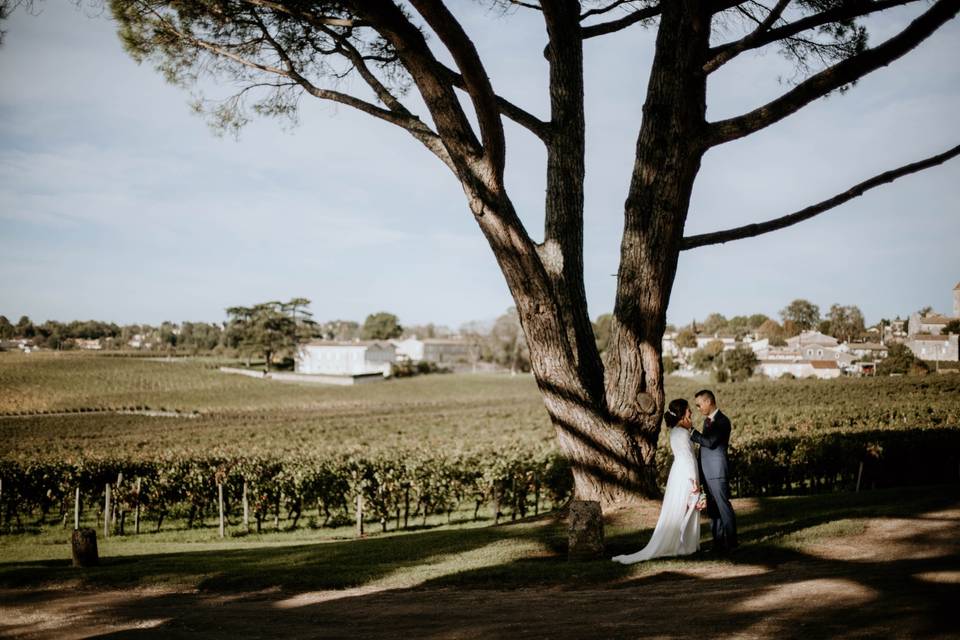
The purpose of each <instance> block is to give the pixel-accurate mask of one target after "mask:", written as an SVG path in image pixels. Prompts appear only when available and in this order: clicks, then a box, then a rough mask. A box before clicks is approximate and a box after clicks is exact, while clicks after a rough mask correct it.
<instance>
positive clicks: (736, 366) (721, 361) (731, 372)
mask: <svg viewBox="0 0 960 640" xmlns="http://www.w3.org/2000/svg"><path fill="white" fill-rule="evenodd" d="M758 364H760V361H759V360H758V359H757V354H756V353H754V351H753V349H751V348H750V347H745V346H743V345H739V346H737V348H735V349H731V350H729V351H724V352H723V353H722V354H720V357H719V358H716V359H715V360H714V369H715V370H717V371H723V372H724V377H725V378H726V380H729V381H730V382H741V381H743V380H746V379H748V378H749V377H750V376H752V375H753V371H754V370H755V369H756V368H757V365H758Z"/></svg>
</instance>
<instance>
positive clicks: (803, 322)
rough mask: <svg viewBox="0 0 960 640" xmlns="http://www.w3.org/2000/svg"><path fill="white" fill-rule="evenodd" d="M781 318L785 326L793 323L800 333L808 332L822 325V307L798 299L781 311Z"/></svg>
mask: <svg viewBox="0 0 960 640" xmlns="http://www.w3.org/2000/svg"><path fill="white" fill-rule="evenodd" d="M780 318H781V319H782V320H783V322H784V325H786V323H787V322H792V323H793V324H794V326H796V327H797V328H799V329H800V331H807V330H809V329H813V328H814V327H816V326H817V325H818V324H820V307H818V306H817V305H815V304H813V303H812V302H810V301H809V300H804V299H802V298H798V299H796V300H794V301H793V302H791V303H790V304H788V305H787V306H786V307H784V308H783V309H782V310H781V311H780ZM785 328H786V327H785ZM798 333H799V332H798Z"/></svg>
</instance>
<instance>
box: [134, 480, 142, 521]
mask: <svg viewBox="0 0 960 640" xmlns="http://www.w3.org/2000/svg"><path fill="white" fill-rule="evenodd" d="M141 486H142V484H141V479H140V478H137V506H136V510H135V511H134V513H133V532H134V533H135V534H139V533H140V489H141Z"/></svg>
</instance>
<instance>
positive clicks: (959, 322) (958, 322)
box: [943, 319, 960, 334]
mask: <svg viewBox="0 0 960 640" xmlns="http://www.w3.org/2000/svg"><path fill="white" fill-rule="evenodd" d="M943 333H944V334H947V333H960V319H955V320H951V321H950V322H948V323H947V324H945V325H944V327H943Z"/></svg>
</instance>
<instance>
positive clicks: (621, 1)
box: [580, 0, 636, 20]
mask: <svg viewBox="0 0 960 640" xmlns="http://www.w3.org/2000/svg"><path fill="white" fill-rule="evenodd" d="M631 2H636V0H614V1H613V2H611V3H610V4H608V5H605V6H602V7H597V8H596V9H590V10H589V11H584V12H583V13H581V14H580V19H581V20H586V19H587V18H589V17H590V16H599V15H602V14H604V13H607V12H609V11H613V10H614V9H616V8H617V7H620V6H623V5H625V4H629V3H631Z"/></svg>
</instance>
